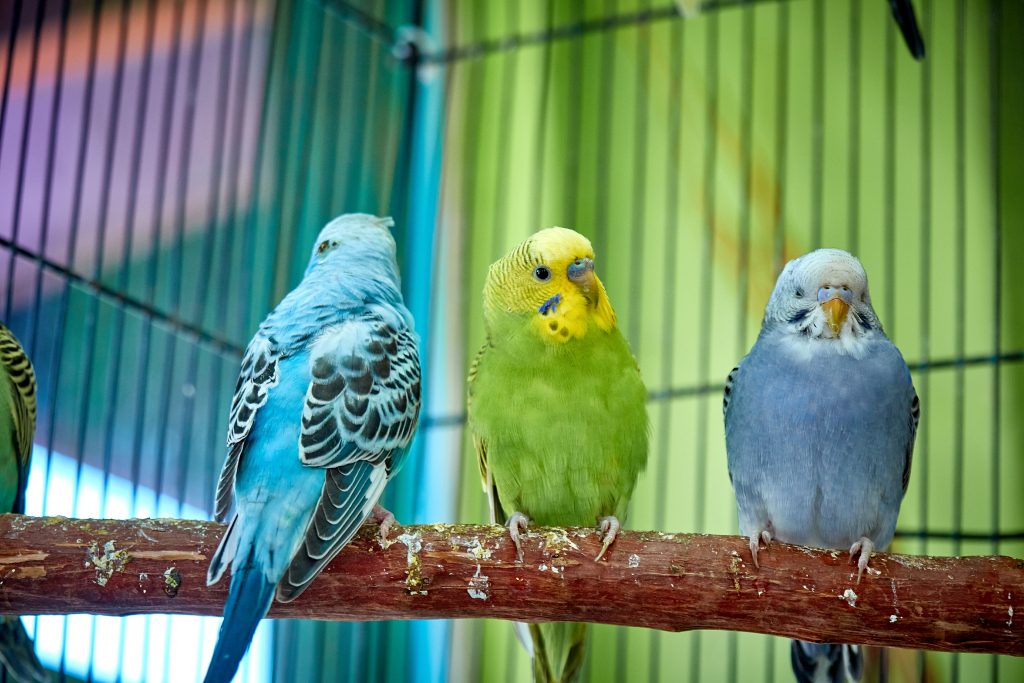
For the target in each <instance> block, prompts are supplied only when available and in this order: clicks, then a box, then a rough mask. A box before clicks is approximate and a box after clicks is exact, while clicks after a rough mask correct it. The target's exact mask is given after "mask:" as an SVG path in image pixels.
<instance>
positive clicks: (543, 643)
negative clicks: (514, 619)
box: [530, 621, 587, 683]
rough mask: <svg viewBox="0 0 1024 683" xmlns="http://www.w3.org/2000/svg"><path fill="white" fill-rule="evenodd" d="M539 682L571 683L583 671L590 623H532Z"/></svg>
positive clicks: (535, 668)
mask: <svg viewBox="0 0 1024 683" xmlns="http://www.w3.org/2000/svg"><path fill="white" fill-rule="evenodd" d="M530 635H531V636H532V638H533V677H534V681H536V683H570V682H571V681H576V680H579V677H580V673H581V672H582V670H583V648H584V646H585V645H586V641H587V625H586V624H578V623H574V622H571V621H557V622H550V623H544V624H530Z"/></svg>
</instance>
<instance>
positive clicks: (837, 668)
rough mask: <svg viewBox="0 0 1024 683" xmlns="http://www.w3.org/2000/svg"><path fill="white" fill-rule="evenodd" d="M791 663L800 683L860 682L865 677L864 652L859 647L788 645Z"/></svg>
mask: <svg viewBox="0 0 1024 683" xmlns="http://www.w3.org/2000/svg"><path fill="white" fill-rule="evenodd" d="M789 655H790V661H791V663H792V664H793V674H794V675H795V676H796V680H797V681H798V682H799V683H846V682H847V681H859V680H860V678H861V675H862V674H863V673H864V651H863V650H862V649H861V647H860V646H859V645H843V644H832V643H805V642H804V641H802V640H794V641H792V642H791V643H790V651H789Z"/></svg>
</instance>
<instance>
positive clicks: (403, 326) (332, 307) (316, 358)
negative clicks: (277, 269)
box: [206, 214, 420, 683]
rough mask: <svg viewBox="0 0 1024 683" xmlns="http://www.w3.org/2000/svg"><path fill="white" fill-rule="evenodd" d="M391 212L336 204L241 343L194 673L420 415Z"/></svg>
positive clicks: (384, 468) (324, 559)
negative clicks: (203, 650) (217, 534)
mask: <svg viewBox="0 0 1024 683" xmlns="http://www.w3.org/2000/svg"><path fill="white" fill-rule="evenodd" d="M393 224H394V223H393V221H392V220H391V219H390V218H377V217H375V216H370V215H366V214H350V215H344V216H340V217H339V218H336V219H335V220H333V221H331V222H330V223H328V224H327V226H326V227H324V229H323V230H322V231H321V232H320V235H319V236H318V237H317V240H316V245H315V247H314V248H313V254H312V256H311V257H310V260H309V266H308V267H307V268H306V273H305V275H304V276H303V278H302V282H301V283H299V285H298V286H297V287H296V288H295V289H294V290H292V291H291V292H290V293H289V294H288V295H287V296H286V297H285V298H284V299H283V300H282V301H281V303H279V304H278V305H277V307H276V308H275V309H274V310H273V312H271V313H270V315H268V316H267V318H266V320H264V321H263V324H261V325H260V328H259V331H258V332H256V335H255V336H254V337H253V338H252V341H250V342H249V346H248V348H247V349H246V352H245V357H244V358H243V360H242V369H241V372H240V373H239V376H238V384H237V386H236V389H235V396H234V398H233V400H232V404H231V413H230V417H229V425H228V440H227V441H228V454H227V459H226V460H225V462H224V468H223V470H222V472H221V476H220V481H219V482H218V485H217V501H216V517H217V519H218V520H223V519H225V518H226V517H227V515H228V513H229V512H230V510H231V509H232V508H234V516H233V517H232V518H231V522H230V524H229V526H228V529H227V532H226V533H225V534H224V538H223V540H221V543H220V546H219V547H218V548H217V551H216V553H214V556H213V558H212V559H211V560H210V567H209V570H208V574H207V582H208V583H209V584H213V583H216V582H217V581H218V580H220V578H221V576H222V575H223V574H224V571H225V570H226V569H227V568H228V567H229V566H230V567H231V588H230V592H229V595H228V599H227V602H226V604H225V606H224V623H223V625H222V626H221V629H220V634H219V636H218V639H217V646H216V648H215V650H214V653H213V659H212V660H211V662H210V667H209V669H208V670H207V672H206V681H207V682H208V683H209V682H212V681H230V680H231V678H232V677H233V676H234V675H235V672H236V670H237V669H238V664H239V661H240V660H241V658H242V656H243V655H244V654H245V651H246V649H247V648H248V647H249V642H250V641H251V640H252V636H253V633H254V632H255V630H256V627H257V626H258V625H259V622H260V619H262V618H263V617H264V616H266V614H267V611H268V610H269V609H270V605H271V603H272V602H273V600H274V597H275V594H276V597H277V599H278V600H280V601H282V602H288V601H291V600H294V599H295V598H296V597H298V596H299V594H301V593H302V591H304V590H305V589H306V587H307V586H308V585H309V584H310V582H311V581H312V580H313V579H314V578H315V577H316V575H317V574H318V573H319V572H320V570H321V569H323V568H324V566H326V565H327V563H328V562H330V561H331V560H332V559H333V558H334V557H335V556H336V555H337V554H338V552H340V551H341V549H342V548H343V547H344V546H345V544H346V543H348V542H349V541H350V540H351V539H352V537H353V536H354V535H355V533H356V532H357V531H358V529H359V527H360V525H362V523H363V522H364V521H365V520H366V519H367V518H368V517H370V516H371V515H373V517H374V518H375V519H376V520H377V521H378V522H380V524H381V528H380V532H381V535H382V536H384V537H386V535H387V531H388V527H389V526H390V525H391V524H392V523H393V522H394V517H393V516H392V515H391V513H390V512H388V511H387V510H385V509H384V508H382V507H381V506H379V505H378V504H377V501H378V500H379V499H380V496H381V493H382V492H383V491H384V487H385V485H386V484H387V482H388V481H389V480H390V479H391V478H392V477H393V476H394V475H395V473H396V472H397V471H398V469H399V468H400V467H401V465H402V461H403V460H404V459H405V456H406V453H407V450H408V447H409V443H410V442H411V441H412V437H413V432H414V431H415V429H416V421H417V419H418V417H419V406H420V366H419V354H418V351H417V343H418V341H417V337H416V334H415V333H414V332H413V320H412V315H411V314H410V313H409V311H408V310H407V309H406V307H405V305H404V303H403V301H402V295H401V293H400V283H399V275H398V266H397V264H396V262H395V241H394V239H393V238H392V236H391V232H390V228H391V226H392V225H393Z"/></svg>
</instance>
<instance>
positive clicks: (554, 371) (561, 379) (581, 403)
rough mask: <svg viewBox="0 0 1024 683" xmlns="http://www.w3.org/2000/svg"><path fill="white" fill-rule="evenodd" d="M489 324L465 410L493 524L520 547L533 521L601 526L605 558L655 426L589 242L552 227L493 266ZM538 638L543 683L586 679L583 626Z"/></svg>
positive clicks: (551, 627) (535, 632)
mask: <svg viewBox="0 0 1024 683" xmlns="http://www.w3.org/2000/svg"><path fill="white" fill-rule="evenodd" d="M484 321H485V326H486V330H487V341H486V342H485V344H484V346H483V348H482V349H481V350H480V352H479V353H478V354H477V357H476V360H475V361H474V363H473V367H472V369H471V370H470V376H469V396H468V405H467V408H468V413H469V428H470V431H471V432H472V435H473V442H474V444H475V446H476V452H477V456H478V458H479V463H480V475H481V477H482V479H483V485H484V490H485V491H486V492H487V495H488V499H489V502H490V505H491V515H492V521H494V522H496V523H498V522H500V523H506V524H507V525H508V528H509V534H510V535H511V537H512V540H513V541H515V543H516V547H517V548H518V547H519V536H520V533H521V532H522V531H524V530H525V529H526V527H527V525H528V524H530V523H532V524H537V525H541V526H591V525H596V526H597V527H598V528H599V529H600V532H601V533H602V535H603V547H602V549H601V552H600V553H599V554H598V556H597V558H596V559H598V560H600V559H601V557H602V555H604V553H605V551H606V550H607V549H608V546H609V545H610V544H611V543H612V542H613V541H614V540H615V535H616V533H617V532H618V530H619V523H620V520H622V519H623V518H624V517H625V514H626V507H627V506H628V504H629V498H630V495H631V494H632V492H633V487H634V485H635V484H636V479H637V475H639V473H640V471H641V470H642V469H643V467H644V465H645V463H646V461H647V441H648V422H647V407H646V390H645V388H644V384H643V381H642V380H641V378H640V370H639V368H638V367H637V364H636V360H635V359H634V358H633V355H632V353H631V352H630V350H629V345H628V344H627V343H626V340H625V338H624V337H623V336H622V333H621V332H620V331H619V329H618V327H616V324H615V312H614V311H613V310H612V306H611V302H609V300H608V295H607V293H606V292H605V289H604V286H603V285H602V284H601V280H600V279H598V277H597V274H596V273H595V272H594V252H593V248H592V247H591V246H590V242H589V240H587V239H586V238H585V237H583V236H582V235H580V234H579V233H576V232H574V231H572V230H567V229H565V228H549V229H547V230H541V231H540V232H538V233H536V234H534V235H533V236H532V237H530V238H529V239H527V240H526V241H525V242H523V243H522V244H520V245H519V246H517V247H516V248H514V249H513V250H512V251H511V252H509V253H508V254H507V255H505V256H504V257H503V258H501V259H500V260H498V261H496V262H495V263H494V264H493V265H491V268H490V270H489V271H488V273H487V280H486V283H485V284H484ZM520 555H521V551H520ZM530 635H531V637H532V641H533V661H534V665H533V668H534V674H535V678H536V680H537V681H571V680H575V679H576V678H577V677H578V676H579V673H580V670H581V667H582V663H583V647H584V641H585V638H586V626H585V625H584V624H575V623H546V624H539V625H531V626H530Z"/></svg>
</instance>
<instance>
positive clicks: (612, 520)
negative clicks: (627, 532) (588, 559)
mask: <svg viewBox="0 0 1024 683" xmlns="http://www.w3.org/2000/svg"><path fill="white" fill-rule="evenodd" d="M597 528H598V530H599V531H600V532H601V534H603V535H602V536H601V552H599V553H598V554H597V557H595V558H594V562H597V561H598V560H600V559H601V558H602V557H604V553H605V551H606V550H608V546H610V545H611V544H612V543H613V542H614V541H615V537H616V536H618V535H619V529H620V528H621V527H620V525H619V520H618V518H616V517H615V515H608V516H607V517H602V518H601V519H599V520H597Z"/></svg>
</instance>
